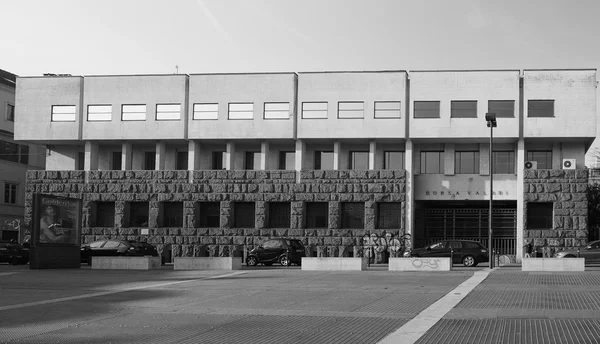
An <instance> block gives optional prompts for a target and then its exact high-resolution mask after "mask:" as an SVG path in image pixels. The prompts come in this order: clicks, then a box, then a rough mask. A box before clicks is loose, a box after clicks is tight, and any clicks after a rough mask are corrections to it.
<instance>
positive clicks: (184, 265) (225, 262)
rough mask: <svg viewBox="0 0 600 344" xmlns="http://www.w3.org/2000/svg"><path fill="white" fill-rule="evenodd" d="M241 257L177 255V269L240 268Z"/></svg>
mask: <svg viewBox="0 0 600 344" xmlns="http://www.w3.org/2000/svg"><path fill="white" fill-rule="evenodd" d="M241 268H242V258H239V257H175V264H174V269H175V270H240V269H241Z"/></svg>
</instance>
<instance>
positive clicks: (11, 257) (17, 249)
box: [0, 241, 29, 265]
mask: <svg viewBox="0 0 600 344" xmlns="http://www.w3.org/2000/svg"><path fill="white" fill-rule="evenodd" d="M0 262H4V263H11V264H13V265H17V264H27V263H28V262H29V249H28V248H25V247H23V246H22V245H21V244H19V243H17V242H15V241H0Z"/></svg>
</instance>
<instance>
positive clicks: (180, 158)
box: [175, 151, 188, 170]
mask: <svg viewBox="0 0 600 344" xmlns="http://www.w3.org/2000/svg"><path fill="white" fill-rule="evenodd" d="M175 169H176V170H187V169H188V152H187V151H183V152H177V162H176V166H175Z"/></svg>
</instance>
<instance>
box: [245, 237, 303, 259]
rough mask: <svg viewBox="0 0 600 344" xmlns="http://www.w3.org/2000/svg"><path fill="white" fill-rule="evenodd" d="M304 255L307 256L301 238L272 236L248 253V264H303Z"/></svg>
mask: <svg viewBox="0 0 600 344" xmlns="http://www.w3.org/2000/svg"><path fill="white" fill-rule="evenodd" d="M302 257H306V252H305V249H304V245H302V242H301V241H300V240H298V239H287V238H272V239H269V240H267V241H265V242H264V243H262V245H260V246H258V247H257V248H255V249H253V250H251V251H250V252H249V253H248V256H247V257H246V265H248V266H255V265H257V264H260V263H262V264H264V265H266V266H269V265H273V263H279V264H281V265H283V266H290V265H291V264H296V265H298V266H299V265H301V264H302Z"/></svg>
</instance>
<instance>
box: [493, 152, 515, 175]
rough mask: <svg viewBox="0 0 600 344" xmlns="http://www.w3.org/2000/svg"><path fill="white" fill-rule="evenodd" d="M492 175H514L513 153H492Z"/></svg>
mask: <svg viewBox="0 0 600 344" xmlns="http://www.w3.org/2000/svg"><path fill="white" fill-rule="evenodd" d="M493 156H494V173H506V174H513V173H515V152H514V151H506V152H494V154H493Z"/></svg>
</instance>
